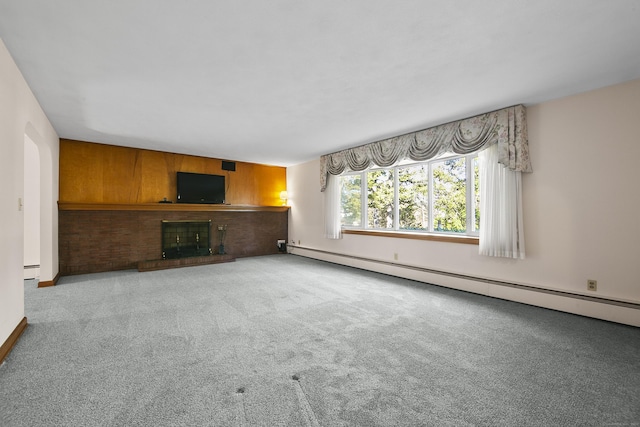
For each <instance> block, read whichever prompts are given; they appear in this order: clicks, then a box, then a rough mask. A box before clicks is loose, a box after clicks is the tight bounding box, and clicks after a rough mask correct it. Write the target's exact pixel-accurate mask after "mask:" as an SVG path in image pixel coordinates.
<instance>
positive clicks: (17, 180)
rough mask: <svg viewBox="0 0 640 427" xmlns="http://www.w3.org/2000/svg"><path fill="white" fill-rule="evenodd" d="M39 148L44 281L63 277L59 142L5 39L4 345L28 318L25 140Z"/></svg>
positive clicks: (0, 196) (1, 134)
mask: <svg viewBox="0 0 640 427" xmlns="http://www.w3.org/2000/svg"><path fill="white" fill-rule="evenodd" d="M25 135H27V136H28V137H29V138H30V139H31V140H32V141H33V142H34V143H35V144H36V145H37V146H38V150H39V155H40V162H41V177H40V184H41V185H40V187H41V200H40V205H41V209H42V210H43V215H41V223H40V226H41V252H40V265H41V271H40V280H52V279H53V278H54V277H55V275H56V274H57V273H58V240H57V236H58V219H57V218H58V217H57V205H56V202H57V196H58V160H59V138H58V135H57V134H56V132H55V130H54V129H53V127H52V126H51V123H49V120H48V119H47V117H46V116H45V114H44V113H43V111H42V109H41V108H40V105H39V104H38V102H37V100H36V99H35V97H34V96H33V94H32V92H31V90H30V89H29V87H28V86H27V84H26V82H25V81H24V78H23V77H22V74H21V73H20V71H19V70H18V68H17V66H16V64H15V62H14V61H13V59H12V58H11V55H10V54H9V52H8V51H7V49H6V47H5V45H4V43H3V42H2V40H0V149H1V153H2V154H1V155H0V200H2V203H0V236H2V244H1V245H0V344H2V343H4V342H5V341H6V339H7V338H8V337H9V335H10V334H11V332H13V330H14V329H15V327H16V326H17V325H18V323H20V321H21V320H22V318H23V317H24V285H23V283H24V282H23V278H22V276H23V257H24V252H23V233H24V218H23V214H24V211H22V210H19V209H18V199H20V198H24V194H23V189H24V183H23V180H24V170H23V169H24V144H25V143H24V141H25Z"/></svg>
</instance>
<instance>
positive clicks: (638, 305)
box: [288, 244, 640, 310]
mask: <svg viewBox="0 0 640 427" xmlns="http://www.w3.org/2000/svg"><path fill="white" fill-rule="evenodd" d="M288 246H289V248H291V249H302V250H305V251H311V252H318V253H322V254H327V255H332V256H339V257H342V258H349V259H354V260H358V261H365V262H371V263H375V264H381V265H388V266H391V267H399V268H405V269H407V270H414V271H420V272H423V273H431V274H438V275H441V276H449V277H455V278H458V279H465V280H472V281H475V282H483V283H489V284H492V285H497V286H505V287H509V288H515V289H522V290H526V291H533V292H540V293H544V294H550V295H557V296H562V297H565V298H575V299H580V300H584V301H591V302H597V303H600V304H609V305H615V306H618V307H626V308H633V309H635V310H640V303H634V302H629V301H620V300H615V299H611V298H602V297H596V296H590V295H582V294H575V293H572V292H565V291H558V290H553V289H545V288H538V287H535V286H529V285H522V284H518V283H511V282H504V281H501V280H494V279H486V278H483V277H475V276H470V275H467V274H459V273H451V272H448V271H442V270H434V269H432V268H425V267H417V266H414V265H407V264H400V263H397V262H391V261H383V260H379V259H374V258H366V257H361V256H356V255H347V254H341V253H337V252H330V251H325V250H322V249H315V248H309V247H305V246H300V245H293V244H289V245H288ZM294 255H295V254H294Z"/></svg>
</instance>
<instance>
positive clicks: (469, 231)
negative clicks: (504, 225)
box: [340, 154, 480, 235]
mask: <svg viewBox="0 0 640 427" xmlns="http://www.w3.org/2000/svg"><path fill="white" fill-rule="evenodd" d="M479 190H480V185H479V165H478V158H477V155H473V154H472V155H468V156H457V157H453V156H449V157H443V158H440V159H437V160H433V161H430V162H422V163H413V164H403V165H399V166H396V167H393V168H379V169H369V170H366V171H364V172H351V173H346V174H343V175H341V176H340V192H341V201H340V206H341V212H340V214H341V215H340V217H341V225H342V226H343V227H345V228H361V229H368V230H394V231H406V232H430V233H457V234H464V235H477V234H478V230H479V225H480V192H479Z"/></svg>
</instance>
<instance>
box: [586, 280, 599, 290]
mask: <svg viewBox="0 0 640 427" xmlns="http://www.w3.org/2000/svg"><path fill="white" fill-rule="evenodd" d="M587 290H588V291H597V290H598V281H597V280H593V279H588V280H587Z"/></svg>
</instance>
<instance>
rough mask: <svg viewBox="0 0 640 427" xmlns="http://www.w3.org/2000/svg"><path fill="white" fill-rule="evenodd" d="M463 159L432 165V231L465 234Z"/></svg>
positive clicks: (465, 194) (465, 206)
mask: <svg viewBox="0 0 640 427" xmlns="http://www.w3.org/2000/svg"><path fill="white" fill-rule="evenodd" d="M466 181H467V179H466V172H465V159H464V158H457V159H449V160H444V161H441V162H437V163H434V164H433V229H434V231H450V232H451V231H453V232H458V233H464V232H466V218H467V212H466V211H467V193H466Z"/></svg>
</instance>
